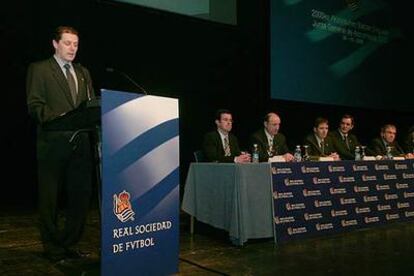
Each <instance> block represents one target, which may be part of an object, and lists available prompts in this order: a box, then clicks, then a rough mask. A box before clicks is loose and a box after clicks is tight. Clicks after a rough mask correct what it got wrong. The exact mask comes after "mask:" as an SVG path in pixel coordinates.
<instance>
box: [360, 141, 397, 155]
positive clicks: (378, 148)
mask: <svg viewBox="0 0 414 276" xmlns="http://www.w3.org/2000/svg"><path fill="white" fill-rule="evenodd" d="M390 146H391V147H393V148H392V151H391V154H392V155H393V156H399V155H403V154H404V151H403V149H402V148H401V147H400V145H399V144H398V142H397V141H394V143H392V144H390ZM367 152H368V154H369V155H372V156H377V155H383V156H384V155H386V154H387V149H386V148H385V145H384V142H383V141H382V138H380V137H378V138H375V139H373V140H372V141H371V143H370V144H369V145H368V148H367Z"/></svg>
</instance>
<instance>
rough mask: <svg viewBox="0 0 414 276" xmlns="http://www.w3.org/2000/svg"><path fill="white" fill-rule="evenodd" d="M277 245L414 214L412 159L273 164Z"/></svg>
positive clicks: (408, 216) (405, 218) (406, 218)
mask: <svg viewBox="0 0 414 276" xmlns="http://www.w3.org/2000/svg"><path fill="white" fill-rule="evenodd" d="M272 173H273V184H272V186H273V214H274V216H273V219H274V226H275V239H276V242H277V243H283V242H286V241H289V240H293V239H298V238H304V237H310V236H318V235H319V236H320V235H325V234H328V233H339V232H345V231H350V230H352V229H359V228H365V227H371V226H376V225H382V224H385V223H388V222H392V221H405V220H412V219H413V218H414V161H412V160H405V161H358V162H354V161H340V162H299V163H282V164H281V163H274V164H272Z"/></svg>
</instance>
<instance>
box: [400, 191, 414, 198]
mask: <svg viewBox="0 0 414 276" xmlns="http://www.w3.org/2000/svg"><path fill="white" fill-rule="evenodd" d="M403 196H404V198H410V197H414V192H413V193H409V192H404V193H403Z"/></svg>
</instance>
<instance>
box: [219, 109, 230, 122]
mask: <svg viewBox="0 0 414 276" xmlns="http://www.w3.org/2000/svg"><path fill="white" fill-rule="evenodd" d="M221 114H230V115H231V111H230V110H228V109H224V108H222V109H218V110H217V111H216V120H218V121H220V120H221Z"/></svg>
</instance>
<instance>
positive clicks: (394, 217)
mask: <svg viewBox="0 0 414 276" xmlns="http://www.w3.org/2000/svg"><path fill="white" fill-rule="evenodd" d="M399 218H400V215H399V214H398V213H397V214H385V219H386V220H393V219H399Z"/></svg>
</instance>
